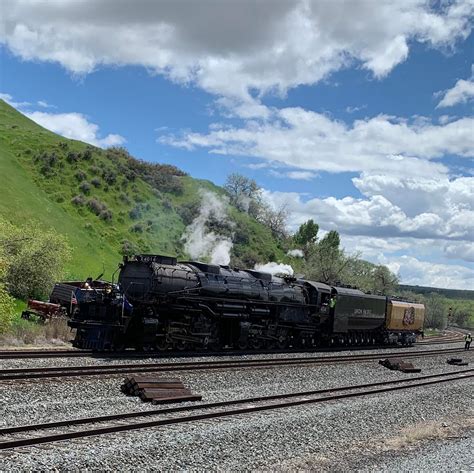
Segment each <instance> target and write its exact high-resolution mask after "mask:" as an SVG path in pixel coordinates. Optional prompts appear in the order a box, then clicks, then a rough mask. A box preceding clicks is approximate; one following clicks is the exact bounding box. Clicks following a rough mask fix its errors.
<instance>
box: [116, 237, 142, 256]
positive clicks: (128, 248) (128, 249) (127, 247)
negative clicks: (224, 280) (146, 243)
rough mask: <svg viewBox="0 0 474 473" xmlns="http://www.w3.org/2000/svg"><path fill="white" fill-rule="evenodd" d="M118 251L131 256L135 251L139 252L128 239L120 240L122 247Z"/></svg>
mask: <svg viewBox="0 0 474 473" xmlns="http://www.w3.org/2000/svg"><path fill="white" fill-rule="evenodd" d="M120 253H121V254H122V255H124V256H132V255H135V254H137V253H140V251H139V249H138V247H137V246H136V245H135V244H134V243H132V242H131V241H128V240H123V241H122V248H121V249H120Z"/></svg>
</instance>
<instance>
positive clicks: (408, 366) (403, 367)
mask: <svg viewBox="0 0 474 473" xmlns="http://www.w3.org/2000/svg"><path fill="white" fill-rule="evenodd" d="M379 364H381V365H382V366H385V368H388V369H389V370H396V371H401V372H402V373H419V372H420V371H421V368H415V366H414V365H413V363H410V362H408V361H403V360H401V359H399V358H393V359H391V360H390V359H388V358H387V359H385V360H380V361H379Z"/></svg>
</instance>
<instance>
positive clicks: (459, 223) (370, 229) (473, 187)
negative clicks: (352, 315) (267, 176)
mask: <svg viewBox="0 0 474 473" xmlns="http://www.w3.org/2000/svg"><path fill="white" fill-rule="evenodd" d="M353 183H354V185H355V186H356V187H357V188H358V189H359V190H360V191H361V193H362V194H363V195H364V197H363V198H354V197H344V198H342V199H336V198H335V197H328V198H325V199H321V198H314V199H309V200H306V201H305V200H303V197H302V196H301V195H300V194H298V193H295V192H293V193H292V192H271V191H264V196H265V198H266V199H267V200H269V201H270V202H272V203H273V205H274V206H275V207H278V206H281V205H286V207H287V209H288V212H289V214H290V224H291V225H292V227H293V228H296V227H297V226H298V225H300V224H301V223H303V222H305V221H306V220H308V219H309V218H313V219H314V220H315V221H317V222H318V223H319V224H320V226H321V227H322V228H324V229H337V230H338V231H339V232H341V233H343V234H346V235H353V236H355V235H364V236H368V237H375V238H381V239H382V238H396V237H412V238H416V239H433V240H453V241H470V240H471V239H472V235H474V178H472V177H461V178H456V179H451V180H450V179H448V178H444V179H441V178H440V179H432V178H422V177H420V178H403V177H396V176H386V175H367V174H363V175H361V176H360V177H358V178H354V179H353ZM459 257H460V258H462V254H460V255H459Z"/></svg>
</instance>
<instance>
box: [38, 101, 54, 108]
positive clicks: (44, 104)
mask: <svg viewBox="0 0 474 473" xmlns="http://www.w3.org/2000/svg"><path fill="white" fill-rule="evenodd" d="M36 104H37V105H38V106H39V107H42V108H56V107H55V106H54V105H51V104H49V103H48V102H46V100H38V101H37V102H36Z"/></svg>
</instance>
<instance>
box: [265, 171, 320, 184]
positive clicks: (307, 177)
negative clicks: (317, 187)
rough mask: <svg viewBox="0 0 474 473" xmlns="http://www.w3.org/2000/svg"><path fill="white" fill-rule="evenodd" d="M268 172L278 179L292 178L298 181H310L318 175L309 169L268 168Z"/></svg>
mask: <svg viewBox="0 0 474 473" xmlns="http://www.w3.org/2000/svg"><path fill="white" fill-rule="evenodd" d="M270 174H271V175H272V176H274V177H278V178H280V179H294V180H299V181H311V180H312V179H315V178H316V177H318V175H317V174H316V173H314V172H311V171H285V172H281V171H276V170H274V169H271V170H270Z"/></svg>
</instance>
